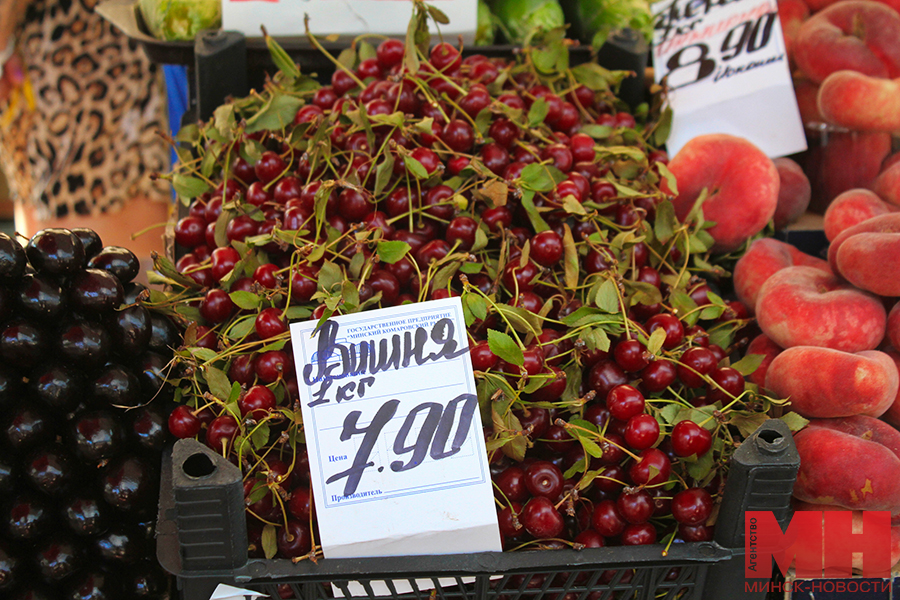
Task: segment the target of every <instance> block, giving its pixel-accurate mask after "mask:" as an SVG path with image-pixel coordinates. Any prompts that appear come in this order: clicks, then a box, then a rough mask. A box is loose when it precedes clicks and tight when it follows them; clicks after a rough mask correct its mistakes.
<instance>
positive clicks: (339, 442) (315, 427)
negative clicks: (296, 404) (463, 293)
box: [291, 298, 501, 558]
mask: <svg viewBox="0 0 900 600" xmlns="http://www.w3.org/2000/svg"><path fill="white" fill-rule="evenodd" d="M316 325H317V323H316V322H315V321H305V322H301V323H293V324H291V342H292V344H293V347H294V360H295V361H296V372H297V379H298V382H299V384H300V385H299V388H300V403H301V410H302V413H303V423H304V430H305V433H306V447H307V452H308V453H309V463H310V477H311V480H312V488H313V495H314V499H315V505H316V515H317V518H318V523H319V533H320V537H321V543H322V548H323V550H324V553H325V557H326V558H355V557H366V556H405V555H417V554H419V555H421V554H457V553H466V552H481V551H499V550H500V549H501V545H500V532H499V529H498V526H497V515H496V509H495V508H494V500H493V490H492V486H491V478H490V470H489V466H488V460H487V454H486V452H485V447H484V437H483V435H482V430H481V417H480V414H479V410H478V398H477V395H476V391H475V380H474V376H473V372H472V362H471V359H470V358H469V354H468V350H469V346H468V342H467V338H466V329H465V322H464V320H463V313H462V303H461V302H460V300H459V298H447V299H444V300H435V301H431V302H422V303H418V304H409V305H405V306H397V307H392V308H385V309H381V310H373V311H368V312H363V313H358V314H352V315H344V316H337V317H332V318H331V319H328V320H327V321H326V322H325V323H324V324H323V325H322V326H321V327H320V328H319V329H318V330H316Z"/></svg>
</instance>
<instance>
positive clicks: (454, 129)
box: [441, 113, 477, 152]
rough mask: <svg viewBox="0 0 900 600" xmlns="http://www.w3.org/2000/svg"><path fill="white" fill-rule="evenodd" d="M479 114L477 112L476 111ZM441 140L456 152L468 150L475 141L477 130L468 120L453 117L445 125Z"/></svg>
mask: <svg viewBox="0 0 900 600" xmlns="http://www.w3.org/2000/svg"><path fill="white" fill-rule="evenodd" d="M476 114H477V113H476ZM441 140H443V142H444V143H445V144H447V146H448V147H449V148H450V149H451V150H454V151H456V152H468V151H469V150H471V149H472V145H473V144H474V143H475V130H473V129H472V126H471V125H469V123H467V122H466V121H462V120H460V119H453V120H452V121H450V122H449V123H447V125H445V126H444V131H443V133H442V134H441Z"/></svg>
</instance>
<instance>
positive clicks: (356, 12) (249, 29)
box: [222, 0, 478, 44]
mask: <svg viewBox="0 0 900 600" xmlns="http://www.w3.org/2000/svg"><path fill="white" fill-rule="evenodd" d="M431 3H433V4H434V6H435V7H437V8H439V9H440V10H441V12H443V13H444V14H445V15H447V17H448V18H449V19H450V23H449V24H447V25H441V26H440V31H441V35H442V36H443V37H444V39H446V40H447V41H449V42H451V43H453V44H456V40H457V38H458V37H459V36H462V38H463V42H464V43H465V44H471V43H472V42H473V41H474V40H475V29H476V28H477V25H478V16H477V15H478V4H477V0H431ZM412 13H413V3H412V2H411V1H410V0H222V28H223V29H225V30H228V31H240V32H241V33H243V34H244V35H246V36H247V37H260V36H261V35H262V34H261V33H260V26H261V25H264V26H265V27H266V31H268V32H269V35H273V36H305V35H306V28H305V26H304V23H303V21H304V15H309V30H310V31H311V32H312V33H313V34H315V35H317V36H325V35H330V34H338V35H341V36H342V37H343V38H344V39H348V38H353V37H356V36H358V35H361V34H364V33H374V34H380V35H387V36H392V37H403V36H405V35H406V27H407V25H408V24H409V19H410V17H411V16H412ZM429 27H430V28H431V32H432V34H435V33H436V31H435V25H434V23H433V22H430V23H429Z"/></svg>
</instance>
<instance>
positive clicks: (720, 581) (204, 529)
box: [157, 420, 800, 600]
mask: <svg viewBox="0 0 900 600" xmlns="http://www.w3.org/2000/svg"><path fill="white" fill-rule="evenodd" d="M799 465H800V459H799V456H798V454H797V450H796V448H795V447H794V444H793V438H792V437H791V433H790V431H789V430H788V428H787V426H786V425H785V424H784V423H783V422H782V421H779V420H769V421H767V422H766V423H764V424H763V425H762V426H761V427H760V428H759V429H758V430H757V431H756V432H755V433H754V434H753V435H752V436H751V437H750V438H748V439H747V440H746V441H745V442H744V443H743V444H742V445H741V447H740V448H739V449H738V450H737V451H736V452H735V455H734V459H733V462H732V469H731V474H730V475H729V478H728V481H727V483H726V488H725V493H724V499H723V503H722V506H721V507H720V511H719V517H718V521H717V524H716V538H715V541H714V542H704V543H695V544H677V545H673V546H672V548H671V549H670V551H669V553H668V555H667V556H663V555H662V553H661V547H660V546H642V547H610V548H596V549H586V550H582V551H574V550H554V551H537V552H516V553H504V552H484V553H478V554H469V555H449V556H416V557H386V558H359V559H323V560H319V561H318V562H317V563H312V562H310V561H308V560H306V561H301V562H299V563H297V564H294V563H293V562H291V561H289V560H261V559H248V557H247V555H246V552H245V551H242V548H246V543H247V537H246V529H245V524H244V523H245V515H244V507H243V502H242V500H243V487H242V483H241V473H240V471H239V470H238V469H237V467H235V466H234V465H232V464H231V463H230V462H228V461H227V460H225V459H224V458H222V456H220V455H217V454H216V453H215V452H213V451H212V450H210V449H209V448H207V447H206V446H204V445H203V444H201V443H199V442H196V441H194V440H181V441H179V442H178V443H176V445H175V447H174V449H173V451H172V453H171V455H170V456H169V457H168V458H167V459H166V460H165V461H164V463H163V475H162V485H161V492H160V512H159V522H158V528H157V557H158V559H159V561H160V563H161V564H162V566H163V568H165V569H166V570H167V571H169V572H170V573H173V574H174V575H176V576H177V580H178V586H179V590H180V594H181V598H183V599H184V600H205V599H207V598H209V596H210V594H211V593H212V591H213V590H214V589H215V587H216V586H217V585H218V584H219V583H227V584H229V585H234V586H238V587H244V588H248V589H252V590H257V591H260V592H263V593H266V594H269V595H270V596H271V597H273V598H282V599H286V600H325V599H327V598H331V597H333V593H332V588H331V584H333V585H334V586H336V587H337V588H339V589H341V590H342V591H343V593H344V595H345V597H348V598H354V599H360V598H366V599H369V600H375V599H376V598H379V597H382V598H383V596H376V595H375V594H374V590H373V587H372V586H373V584H377V583H380V584H383V585H386V586H387V587H388V588H389V589H392V590H394V589H395V588H392V587H391V586H392V585H393V582H394V581H397V580H402V581H406V582H409V583H410V584H411V585H412V587H413V590H414V591H413V592H412V593H409V594H404V595H401V594H396V593H395V594H393V595H392V596H389V597H393V598H404V599H406V598H409V599H411V600H412V599H415V600H426V599H431V600H437V599H439V600H563V599H565V600H608V599H612V598H627V599H629V600H632V599H634V600H652V599H667V600H674V599H676V598H678V599H680V600H701V599H702V600H721V599H724V598H728V599H729V600H732V599H739V598H740V599H746V600H751V599H752V600H762V598H763V597H764V596H765V593H764V592H763V593H746V592H745V588H744V582H745V579H744V576H743V573H744V563H743V554H744V552H743V547H744V517H743V515H744V512H745V511H747V510H771V511H773V513H774V515H775V518H776V519H777V520H778V521H779V523H781V525H782V527H784V526H786V524H787V522H788V520H789V519H790V515H791V509H790V496H791V490H792V489H793V485H794V480H795V478H796V475H797V469H798V468H799ZM673 569H677V572H674V573H676V574H675V575H674V577H673V576H672V574H673ZM610 570H615V571H616V572H617V574H616V575H615V577H613V578H612V580H611V581H608V582H606V583H604V582H603V581H602V580H601V577H602V576H603V573H604V572H607V571H610ZM632 572H633V577H632V578H631V579H630V580H627V577H625V575H626V573H632ZM463 577H474V578H475V581H474V583H463V581H462V578H463ZM439 578H450V579H452V580H454V581H455V582H456V585H451V586H446V585H440V583H439V581H438V579H439ZM417 579H418V580H422V579H425V580H429V581H431V582H432V584H433V586H434V588H435V589H434V590H433V591H432V590H431V589H428V588H427V586H422V587H419V586H418V584H416V580H417ZM538 581H540V584H536V583H535V582H538ZM351 582H358V583H360V584H361V585H362V587H363V589H364V591H363V592H362V593H360V592H358V591H357V592H356V593H353V592H352V590H351V589H350V588H349V587H348V585H349V584H350V583H351Z"/></svg>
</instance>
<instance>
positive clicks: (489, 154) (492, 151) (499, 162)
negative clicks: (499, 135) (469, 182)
mask: <svg viewBox="0 0 900 600" xmlns="http://www.w3.org/2000/svg"><path fill="white" fill-rule="evenodd" d="M480 155H481V162H483V163H484V166H485V167H487V168H488V169H489V170H490V171H491V172H493V173H494V174H495V175H498V176H502V175H503V171H504V170H505V169H506V167H507V165H509V163H510V158H509V152H508V151H507V150H506V148H504V147H503V146H501V145H500V144H495V143H488V144H485V145H484V146H482V147H481V151H480Z"/></svg>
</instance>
